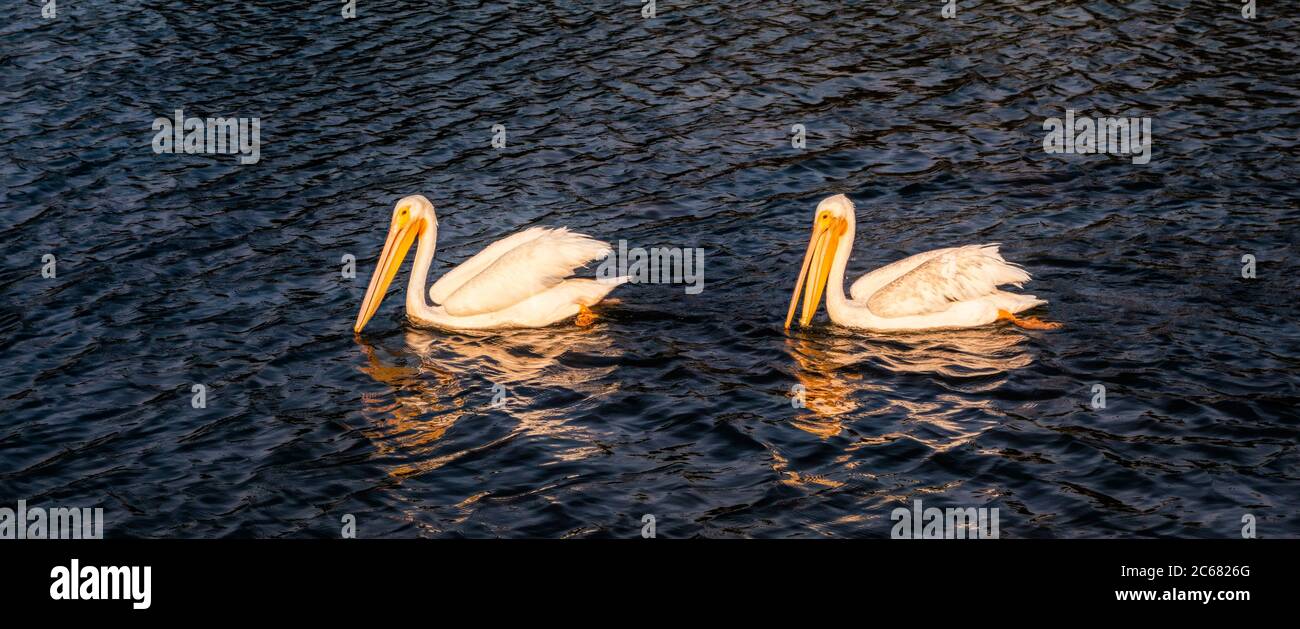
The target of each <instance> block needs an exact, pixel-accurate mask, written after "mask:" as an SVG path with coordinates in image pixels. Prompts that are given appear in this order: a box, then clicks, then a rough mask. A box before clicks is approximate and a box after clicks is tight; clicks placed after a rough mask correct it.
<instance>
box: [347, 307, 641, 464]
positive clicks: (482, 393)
mask: <svg viewBox="0 0 1300 629" xmlns="http://www.w3.org/2000/svg"><path fill="white" fill-rule="evenodd" d="M404 339H405V341H406V346H407V349H408V351H409V354H407V355H405V356H402V355H398V356H395V357H394V359H393V360H392V362H386V361H385V360H384V359H383V358H381V357H380V354H379V352H378V351H377V350H376V349H375V348H374V347H372V346H371V345H369V344H368V343H366V342H365V341H364V340H362V339H361V338H360V337H358V339H357V343H358V345H359V346H360V347H361V349H362V351H363V353H364V354H365V355H366V359H367V364H366V366H363V367H361V368H360V370H361V371H362V372H363V373H366V374H367V375H369V376H371V377H372V378H374V379H375V380H376V381H378V382H381V383H383V384H385V385H387V386H388V388H389V389H390V391H391V397H390V396H389V395H383V394H380V395H374V394H372V395H366V396H364V397H363V401H364V402H365V404H366V409H365V410H366V414H367V415H368V416H371V417H373V418H374V419H373V420H372V423H371V425H369V426H367V427H366V428H363V432H365V433H366V435H367V437H369V438H370V439H371V441H372V442H374V443H375V445H376V448H377V449H378V451H379V457H380V458H384V459H387V458H393V459H397V460H399V461H400V463H398V464H396V465H394V466H392V467H391V469H390V474H391V475H392V476H394V477H397V478H407V477H411V476H416V475H420V474H424V473H426V472H429V471H432V470H435V469H437V468H439V467H441V466H443V465H445V464H447V463H448V462H450V461H453V460H456V459H458V458H460V457H462V456H464V455H466V454H469V453H471V452H475V451H479V450H482V449H485V448H490V447H493V446H495V445H498V444H500V443H503V442H506V441H509V440H512V439H515V438H520V437H535V436H540V437H546V438H548V439H551V440H552V442H554V440H557V439H558V440H563V441H566V442H567V441H571V442H575V443H577V444H578V445H573V446H568V447H564V448H555V447H552V448H551V449H550V451H549V454H551V455H552V456H553V457H554V458H555V459H556V460H575V459H581V458H585V457H588V456H591V455H593V454H596V453H598V452H599V451H600V450H599V448H598V447H597V446H596V445H595V442H596V438H595V435H593V434H591V433H590V431H589V430H588V429H586V428H584V427H582V426H580V425H578V424H574V423H571V420H572V418H573V416H574V415H575V414H576V413H577V412H580V411H581V407H582V406H583V405H584V401H585V400H587V399H590V398H591V397H594V396H599V395H604V394H608V393H611V392H613V391H614V390H617V385H611V384H608V383H606V384H601V382H602V381H603V380H604V378H603V376H605V375H608V374H609V373H610V372H612V371H613V370H614V369H615V368H617V354H616V351H615V350H614V348H613V347H612V341H611V338H610V337H609V335H608V334H606V333H605V332H603V330H602V329H601V326H599V325H597V326H595V327H592V328H577V327H561V326H556V327H552V328H544V329H536V330H509V331H501V332H492V333H454V332H441V331H435V330H421V329H408V330H406V332H405V336H404ZM412 359H415V361H416V364H417V365H418V366H409V363H410V362H412ZM403 361H405V362H406V363H407V364H403ZM484 380H486V384H485V383H484ZM498 385H499V388H498ZM561 390H563V391H569V392H577V393H580V394H581V395H580V396H578V397H579V398H580V399H579V400H578V402H576V403H574V404H572V405H567V406H564V407H561V408H534V407H540V406H543V405H541V404H533V397H532V395H530V391H540V392H554V391H561ZM498 392H500V393H502V394H503V397H502V398H501V399H500V404H497V405H494V404H493V402H494V399H495V396H496V394H497V393H498ZM575 406H576V408H575ZM489 413H499V414H500V413H504V414H505V415H508V416H509V417H510V418H512V419H513V420H514V421H515V422H516V425H515V427H514V429H513V430H511V431H510V433H509V434H507V435H505V436H503V437H499V438H497V439H494V440H493V441H491V442H487V443H481V444H475V445H473V446H471V447H468V448H462V449H459V450H455V451H446V450H447V449H446V448H445V447H443V446H442V444H441V443H440V441H441V440H442V438H443V437H444V435H445V434H446V433H447V431H448V430H450V429H451V428H452V427H453V426H454V425H455V424H456V423H457V422H460V421H467V420H469V421H475V420H483V421H499V420H495V419H489V417H488V414H489Z"/></svg>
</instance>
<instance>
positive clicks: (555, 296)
mask: <svg viewBox="0 0 1300 629" xmlns="http://www.w3.org/2000/svg"><path fill="white" fill-rule="evenodd" d="M417 240H418V241H419V245H418V246H416V248H415V263H414V266H413V267H412V268H411V279H410V282H409V284H408V285H407V287H406V316H407V318H408V319H410V320H411V321H412V322H413V323H414V324H416V325H418V326H421V327H432V328H442V329H446V330H492V329H502V328H540V327H543V326H547V325H551V324H553V323H557V322H560V321H563V320H565V319H568V318H570V317H576V319H575V322H576V323H577V324H578V325H590V324H591V323H592V322H593V321H594V320H595V315H594V314H593V313H592V312H591V309H590V308H589V306H593V305H595V304H596V303H598V302H599V301H600V300H601V299H604V298H605V295H607V294H609V291H611V290H614V288H615V287H616V286H618V285H619V284H622V283H624V282H626V281H627V278H625V277H617V278H612V279H609V280H603V279H602V280H599V281H597V280H588V279H577V278H573V277H570V276H571V275H573V271H574V269H577V268H578V267H581V266H583V265H585V264H587V263H588V262H591V261H592V260H596V259H599V258H603V257H605V256H606V255H608V254H609V252H610V246H609V245H608V244H607V243H603V242H600V241H599V240H595V239H592V238H590V237H588V236H584V235H582V234H575V233H573V232H570V231H569V230H567V229H565V228H559V229H552V228H547V227H532V228H529V229H526V230H524V231H522V232H519V233H517V234H515V235H513V236H509V237H507V238H503V239H501V240H498V241H497V242H494V243H492V244H491V245H488V246H487V248H486V249H484V250H482V251H480V252H478V254H477V255H475V256H474V257H472V258H470V259H469V260H466V261H465V262H464V263H463V264H461V265H460V266H458V267H456V268H454V269H452V270H451V271H449V272H448V273H447V274H446V275H444V276H442V278H441V279H439V280H438V281H437V282H434V284H433V286H432V287H430V288H429V302H426V301H425V298H424V284H425V281H426V278H427V277H428V275H429V265H430V264H432V263H433V253H434V249H435V247H436V242H437V240H438V217H437V216H435V215H434V212H433V204H432V203H430V202H429V200H428V199H426V198H424V197H423V196H421V195H418V194H416V195H412V196H409V197H404V198H403V199H402V200H400V201H398V202H397V206H396V207H394V208H393V220H392V223H391V224H390V225H389V228H388V238H387V240H386V241H385V242H384V251H383V253H381V254H379V265H378V266H377V267H375V274H374V276H372V277H371V278H370V286H369V287H367V288H366V297H365V299H363V300H362V301H361V312H360V313H358V314H357V323H356V325H355V326H354V327H353V328H352V330H353V331H354V332H360V331H361V329H362V328H364V327H366V323H367V322H369V321H370V318H371V317H373V316H374V315H375V311H376V310H378V309H379V303H380V302H381V301H383V299H384V294H385V293H386V292H387V291H388V285H389V284H391V283H392V281H393V277H394V276H395V275H397V271H398V269H399V268H401V265H402V259H403V258H405V257H406V252H407V251H408V250H409V249H410V248H411V243H412V242H413V241H417ZM430 302H432V303H430Z"/></svg>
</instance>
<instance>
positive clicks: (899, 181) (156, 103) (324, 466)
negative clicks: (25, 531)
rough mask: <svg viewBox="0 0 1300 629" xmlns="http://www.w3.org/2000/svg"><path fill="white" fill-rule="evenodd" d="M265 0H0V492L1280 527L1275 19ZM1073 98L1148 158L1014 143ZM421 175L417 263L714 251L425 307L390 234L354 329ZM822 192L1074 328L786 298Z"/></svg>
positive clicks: (456, 515) (280, 519) (759, 528)
mask: <svg viewBox="0 0 1300 629" xmlns="http://www.w3.org/2000/svg"><path fill="white" fill-rule="evenodd" d="M292 4H293V3H280V2H225V1H222V2H217V1H204V2H198V1H196V2H190V3H186V6H188V7H189V8H187V9H181V8H180V5H178V4H176V3H160V2H140V1H130V0H127V1H122V2H87V3H76V2H74V3H59V4H58V12H59V13H58V17H57V18H55V19H53V20H45V19H42V17H41V15H40V6H39V4H37V3H31V2H25V3H10V5H11V6H7V7H6V8H5V9H4V10H3V11H4V13H3V14H4V18H5V19H4V20H3V21H0V38H2V39H0V41H3V44H2V46H0V67H2V68H3V71H2V72H0V88H2V89H0V146H2V147H3V155H2V156H0V177H2V178H3V182H4V186H3V188H2V189H0V209H2V210H3V212H2V213H0V233H2V234H3V241H4V243H5V247H4V248H3V253H2V256H3V259H4V263H5V273H4V276H3V279H0V294H2V295H3V299H2V300H0V303H2V306H0V307H2V308H3V310H2V311H0V341H2V342H3V360H0V503H2V504H3V505H7V506H10V507H12V506H13V503H15V502H16V501H17V500H19V499H23V500H26V501H27V502H28V504H29V505H44V506H56V505H57V506H63V505H69V506H99V507H103V508H104V509H105V518H106V523H105V532H106V534H107V535H108V536H144V537H226V536H234V537H250V536H255V537H304V536H308V537H333V536H337V535H339V531H340V522H341V519H342V518H343V516H344V515H345V514H353V515H354V516H355V517H356V523H357V532H358V535H359V536H362V537H382V536H387V537H417V536H418V537H457V536H467V537H496V536H500V537H639V536H640V534H641V530H642V516H643V515H646V514H650V515H653V516H654V517H655V522H656V528H657V535H658V536H659V537H687V536H706V537H733V536H734V537H888V536H889V533H890V529H891V527H892V525H893V522H892V521H891V519H890V512H891V511H892V510H893V509H894V508H897V507H905V506H910V505H912V503H913V501H914V500H917V499H920V500H922V501H923V503H924V505H925V506H927V507H931V506H933V507H941V508H942V507H987V508H998V509H999V512H1000V530H1001V535H1002V537H1004V538H1005V537H1135V536H1142V537H1146V536H1178V537H1206V538H1210V537H1239V536H1240V533H1241V528H1242V526H1243V524H1242V518H1243V516H1244V515H1247V514H1250V515H1253V516H1254V518H1256V526H1257V532H1258V535H1259V536H1260V537H1294V536H1297V534H1300V508H1297V504H1296V497H1297V495H1298V494H1297V486H1298V484H1300V455H1298V454H1297V442H1298V440H1300V427H1298V426H1297V412H1296V404H1297V401H1300V391H1298V386H1297V380H1298V374H1300V326H1298V325H1297V323H1296V319H1297V314H1300V313H1298V309H1297V307H1296V300H1297V295H1300V279H1297V278H1298V277H1300V273H1298V270H1300V269H1298V268H1297V267H1298V266H1300V265H1298V264H1297V256H1296V252H1297V240H1298V235H1300V209H1298V208H1300V203H1297V200H1298V199H1300V194H1297V191H1296V185H1297V181H1298V180H1300V165H1298V164H1300V149H1297V142H1296V141H1297V130H1300V107H1298V104H1300V73H1297V70H1296V68H1297V52H1300V44H1297V41H1298V40H1297V38H1296V36H1295V35H1296V33H1297V32H1298V29H1297V27H1298V26H1300V25H1298V24H1297V23H1296V17H1295V15H1294V11H1292V10H1290V9H1284V8H1283V7H1282V6H1280V5H1279V4H1278V3H1268V2H1261V3H1260V4H1259V8H1258V11H1259V15H1258V16H1257V17H1256V18H1255V19H1254V20H1247V19H1243V18H1242V16H1241V15H1240V12H1239V7H1238V6H1237V4H1236V3H1234V2H1210V1H1190V0H1181V1H1180V0H1170V1H1162V2H1132V3H1121V2H1100V1H1098V2H1078V3H1056V2H1047V1H1040V2H1010V1H1003V2H994V1H984V2H970V1H968V0H960V1H959V3H958V13H957V16H956V17H955V18H954V19H951V20H946V19H943V18H942V16H941V15H940V10H941V8H942V7H941V3H940V2H938V1H935V2H925V3H919V2H909V3H899V2H796V3H789V2H780V3H778V2H760V1H753V0H750V1H746V0H742V1H739V2H728V3H719V4H708V5H706V4H696V3H691V4H690V6H682V4H684V3H674V2H666V1H660V2H659V3H658V6H657V17H655V18H654V19H644V18H642V16H641V13H640V12H641V9H642V5H641V4H640V3H638V2H633V1H624V2H608V3H581V5H591V6H578V5H577V4H575V5H574V6H569V5H568V4H567V3H566V4H563V5H560V6H554V5H553V3H550V2H546V3H536V4H535V3H526V2H517V3H468V2H447V3H444V2H435V3H409V2H394V1H380V0H359V2H358V6H357V15H358V17H357V18H356V19H353V20H345V19H343V18H342V17H341V16H340V8H341V5H339V4H338V3H329V2H322V3H313V6H312V7H311V8H310V9H301V8H299V7H297V6H296V5H294V6H291V5H292ZM331 4H333V5H335V6H331ZM176 109H183V110H184V111H185V114H186V115H192V116H203V117H206V116H232V117H234V116H240V117H259V118H260V120H261V136H260V140H261V148H260V161H259V162H258V163H256V164H250V165H243V164H240V163H239V160H238V159H237V157H236V156H234V155H184V154H180V155H175V154H155V153H154V151H153V149H152V148H151V141H152V139H153V137H154V131H153V129H151V126H150V125H151V123H152V122H153V120H154V119H155V118H156V117H169V116H171V115H172V113H173V112H174V110H176ZM1067 109H1071V110H1074V111H1075V112H1077V113H1078V114H1079V115H1089V116H1134V117H1149V118H1150V119H1151V125H1152V134H1153V137H1154V140H1153V144H1152V150H1151V161H1150V163H1149V164H1146V165H1138V164H1133V163H1131V161H1130V160H1129V159H1127V158H1122V157H1113V156H1106V155H1049V154H1047V153H1045V152H1044V150H1043V138H1044V135H1045V132H1044V130H1043V122H1044V120H1045V119H1047V118H1050V117H1060V116H1064V115H1065V112H1066V110H1067ZM497 124H500V125H503V126H504V127H505V128H506V130H507V135H506V137H507V143H506V147H505V148H503V149H495V148H493V147H492V145H491V140H492V137H493V131H492V127H493V125H497ZM794 125H804V129H805V130H806V147H805V148H803V149H797V148H794V147H792V144H791V138H792V131H791V129H792V127H793V126H794ZM417 193H419V194H424V195H426V196H427V197H429V198H430V199H431V200H432V201H433V202H434V204H435V205H436V206H437V209H438V216H439V219H440V239H439V243H438V245H439V248H438V253H437V258H436V260H435V262H434V266H433V270H432V275H433V276H435V277H436V276H438V275H441V274H442V273H444V272H446V270H448V269H449V268H451V267H452V266H453V265H454V264H456V263H459V262H461V261H463V260H465V259H466V258H468V257H469V256H470V255H472V254H473V253H475V252H476V251H478V250H479V249H481V248H482V247H483V246H485V245H487V244H488V243H490V242H492V241H494V240H497V239H499V238H502V237H504V236H506V235H509V234H511V233H514V232H515V231H518V230H520V229H523V228H526V227H529V226H534V225H549V226H566V227H569V228H571V229H574V230H576V231H580V232H584V233H588V234H591V235H593V236H595V237H598V238H601V239H603V240H607V241H610V242H617V241H618V240H626V241H628V243H629V245H631V246H644V247H651V246H668V247H699V248H701V249H703V250H704V251H705V256H706V258H705V269H704V272H705V284H704V291H703V292H702V293H701V294H699V295H688V294H686V292H685V291H684V290H683V289H684V287H683V286H681V285H663V284H656V285H651V284H642V285H629V286H623V287H620V288H619V289H618V290H616V291H615V292H614V293H613V295H612V296H613V297H616V298H618V302H617V303H607V304H604V305H603V306H601V307H600V308H598V313H599V315H600V318H599V319H598V321H597V323H596V324H595V325H593V326H590V327H586V328H577V327H574V326H571V325H561V326H557V327H553V328H548V329H541V330H529V331H509V332H499V333H475V334H469V333H446V332H438V331H425V330H419V329H415V328H412V327H411V326H410V325H408V324H407V323H406V322H405V318H404V315H403V308H402V296H401V293H402V291H404V290H405V278H406V273H407V270H406V269H409V261H408V263H407V266H406V267H404V271H403V272H402V273H401V274H400V275H399V276H398V280H397V281H396V282H395V283H394V287H393V288H392V289H391V292H390V296H389V298H388V299H387V300H386V301H385V303H384V304H383V306H382V307H381V309H380V311H379V313H378V315H377V316H376V317H375V319H374V320H373V321H372V322H371V323H370V325H369V327H367V328H366V330H365V332H364V334H362V335H360V336H359V337H358V336H355V335H354V334H353V333H352V324H353V322H354V319H355V317H356V312H357V309H358V306H359V303H360V300H361V297H362V295H363V293H364V291H365V287H366V283H367V281H368V280H369V276H370V273H371V272H372V271H373V269H374V265H375V260H376V258H377V256H378V253H379V249H380V247H381V246H382V244H383V239H384V235H385V231H386V228H387V224H388V220H389V217H390V214H391V211H392V208H393V204H394V202H395V201H396V200H397V199H398V198H400V197H401V196H404V195H407V194H417ZM836 193H846V194H848V195H849V196H850V197H851V198H852V199H853V200H854V201H855V202H856V204H857V224H858V231H857V234H858V236H857V243H856V246H855V248H854V255H853V257H852V259H851V262H850V264H849V275H850V277H851V278H856V277H857V276H858V275H860V274H862V273H864V272H866V271H868V270H870V269H872V268H875V267H877V266H880V265H883V264H885V263H888V262H891V261H893V260H895V259H898V258H900V257H903V256H906V255H910V254H913V253H917V252H920V251H924V250H927V249H933V248H938V247H947V246H954V245H959V244H971V243H984V242H1000V243H1002V253H1003V254H1004V255H1005V256H1006V257H1007V259H1009V260H1011V261H1014V262H1017V263H1020V264H1023V265H1024V266H1025V267H1026V269H1027V270H1029V271H1030V272H1031V273H1032V274H1033V275H1034V279H1033V281H1032V282H1031V283H1030V284H1029V285H1027V286H1026V287H1025V291H1026V292H1030V293H1033V294H1035V295H1038V296H1040V297H1042V298H1045V299H1047V300H1049V302H1050V303H1049V305H1048V306H1046V307H1044V308H1042V309H1039V310H1038V311H1035V312H1034V313H1031V314H1037V315H1039V316H1041V317H1044V318H1046V319H1049V320H1052V321H1060V322H1063V323H1064V324H1065V327H1064V329H1062V330H1059V331H1055V332H1037V331H1025V330H1020V329H1017V328H1012V327H1007V326H993V327H988V328H982V329H976V330H968V331H960V332H941V333H939V332H936V333H920V334H908V335H881V334H866V333H856V332H851V331H848V330H845V329H839V328H836V327H833V326H831V325H830V324H829V321H828V320H827V318H826V315H825V311H824V309H823V311H822V313H821V314H820V315H819V317H818V318H817V319H816V321H815V322H814V324H813V326H811V328H810V329H808V330H799V329H796V330H794V331H793V332H791V333H790V334H786V333H785V332H783V330H782V323H783V319H784V316H785V309H786V304H787V301H788V299H789V296H790V291H791V289H792V287H793V285H794V281H795V276H796V275H797V273H798V270H799V264H800V262H801V260H802V256H803V252H804V248H805V247H806V245H807V241H808V234H809V229H810V227H811V219H812V215H813V209H814V208H815V206H816V204H817V202H818V201H819V200H820V199H822V198H824V197H826V196H828V195H831V194H836ZM47 254H49V255H53V256H55V260H56V267H55V268H56V269H57V274H56V277H53V278H47V277H43V276H42V268H43V266H44V264H43V256H45V255H47ZM349 254H350V255H353V256H356V258H357V261H358V262H357V273H356V277H355V278H344V277H342V273H341V269H342V267H343V264H342V258H343V256H345V255H349ZM1244 255H1251V256H1254V258H1255V260H1256V267H1255V274H1256V276H1255V277H1254V278H1253V279H1247V278H1243V277H1242V272H1243V266H1244V265H1243V261H1242V258H1243V256H1244ZM587 272H588V273H591V271H590V270H588V271H587ZM194 384H202V385H204V387H206V408H198V409H196V408H193V407H192V397H193V395H194V394H193V393H192V386H193V385H194ZM797 385H802V389H800V388H799V387H798V386H797ZM1096 385H1101V386H1103V387H1105V395H1106V400H1105V402H1106V404H1105V407H1104V408H1095V407H1094V404H1093V401H1094V398H1095V393H1094V387H1095V386H1096ZM801 390H802V391H803V395H804V398H805V402H806V404H805V405H806V408H802V409H800V408H795V407H794V405H792V396H795V395H797V392H798V391H801ZM498 393H500V394H502V396H503V397H500V399H501V403H500V404H498V405H495V406H494V405H493V400H494V397H498Z"/></svg>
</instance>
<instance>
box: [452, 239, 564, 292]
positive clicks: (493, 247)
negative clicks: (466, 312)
mask: <svg viewBox="0 0 1300 629" xmlns="http://www.w3.org/2000/svg"><path fill="white" fill-rule="evenodd" d="M546 231H547V229H546V228H545V227H530V228H528V229H525V230H524V231H521V232H519V233H517V234H511V235H509V236H506V237H505V238H502V239H501V240H498V241H496V242H494V243H492V244H490V245H488V246H487V247H484V248H483V250H482V251H480V252H478V253H476V254H474V256H473V257H471V258H470V259H468V260H466V261H464V262H462V263H461V264H460V266H457V267H456V268H454V269H452V270H450V271H448V272H447V274H446V275H443V276H442V277H440V278H438V281H436V282H434V283H433V286H431V287H430V288H429V300H430V301H432V302H433V303H435V304H441V303H443V302H445V301H447V298H448V297H450V296H451V294H452V293H454V292H456V289H458V288H460V287H461V286H464V285H465V282H468V281H470V280H471V279H473V278H474V276H475V275H478V274H479V273H482V272H483V269H486V268H488V267H489V266H491V265H492V263H493V262H496V261H497V258H500V257H501V256H503V255H505V254H506V252H508V251H510V250H511V249H514V248H515V247H518V246H519V245H522V244H524V243H526V242H529V241H532V240H536V239H537V238H539V237H540V236H541V235H542V234H543V233H545V232H546Z"/></svg>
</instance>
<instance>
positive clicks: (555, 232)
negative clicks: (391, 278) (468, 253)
mask: <svg viewBox="0 0 1300 629" xmlns="http://www.w3.org/2000/svg"><path fill="white" fill-rule="evenodd" d="M534 230H536V231H537V233H536V234H530V232H533V231H534ZM525 235H528V236H531V237H528V238H519V241H518V243H517V244H515V245H514V246H513V247H509V248H508V249H507V250H506V251H504V252H502V253H500V254H499V255H496V257H495V259H492V260H491V261H490V262H489V263H488V264H486V265H483V266H484V268H483V269H482V270H480V271H478V272H477V273H474V274H473V276H472V277H470V278H468V279H467V280H465V281H464V282H463V283H461V285H460V286H458V287H456V288H455V290H454V291H452V292H451V294H449V295H447V297H446V298H445V299H444V300H443V301H442V306H443V308H444V309H445V310H446V312H447V314H449V315H452V316H455V317H466V316H471V315H476V314H483V313H487V312H496V311H499V310H502V309H504V308H508V307H510V306H513V305H515V304H517V303H519V302H521V301H523V300H525V299H528V298H529V297H532V296H533V295H536V294H538V293H541V292H542V291H545V290H547V289H550V288H552V287H554V286H556V285H557V284H559V283H560V282H562V281H564V279H565V278H567V277H569V276H570V275H572V274H573V271H574V269H577V268H578V267H581V266H583V265H585V264H587V263H588V262H591V261H592V260H596V259H598V258H603V257H605V256H606V255H608V254H609V252H610V246H609V245H608V244H606V243H603V242H600V241H599V240H595V239H593V238H591V237H589V236H585V235H583V234H576V233H573V232H570V231H569V230H567V229H565V228H559V229H551V228H533V229H529V230H527V231H525V232H523V233H522V234H518V235H517V236H525ZM513 238H515V237H513V236H512V237H511V238H507V239H506V240H503V241H502V242H500V243H495V244H493V245H491V246H490V247H488V249H492V247H496V245H498V244H503V243H505V242H506V241H510V240H512V239H513ZM503 248H504V247H503ZM488 249H485V250H484V251H483V253H488ZM483 253H480V254H479V255H483ZM494 253H495V252H494ZM477 257H478V256H475V258H477ZM473 261H474V260H473V259H471V260H470V261H469V262H473ZM469 262H466V264H468V263H469ZM459 270H460V269H459V268H457V269H455V270H453V273H454V272H455V271H459ZM468 274H469V273H468V272H467V273H466V275H468ZM448 275H450V274H448Z"/></svg>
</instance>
